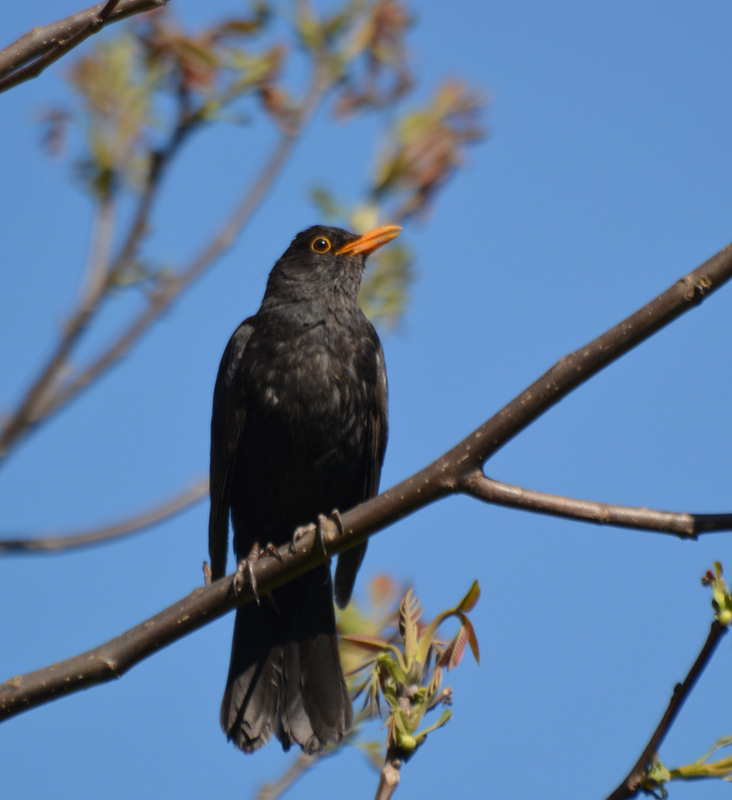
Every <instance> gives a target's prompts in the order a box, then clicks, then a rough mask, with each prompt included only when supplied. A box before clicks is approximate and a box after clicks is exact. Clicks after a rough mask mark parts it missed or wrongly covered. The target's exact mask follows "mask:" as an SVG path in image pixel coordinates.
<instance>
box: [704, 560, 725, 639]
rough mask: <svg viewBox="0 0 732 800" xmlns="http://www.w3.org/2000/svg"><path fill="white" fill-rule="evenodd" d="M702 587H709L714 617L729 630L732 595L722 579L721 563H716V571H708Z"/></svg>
mask: <svg viewBox="0 0 732 800" xmlns="http://www.w3.org/2000/svg"><path fill="white" fill-rule="evenodd" d="M702 585H704V586H709V587H710V589H711V590H712V608H713V609H714V616H715V617H716V618H717V620H718V621H719V623H720V624H721V625H724V626H725V628H729V626H730V624H732V594H731V593H730V590H729V587H728V586H727V583H726V581H725V580H724V578H723V577H722V564H721V562H719V561H715V562H714V569H713V570H711V569H710V570H707V572H706V574H705V575H704V577H703V578H702Z"/></svg>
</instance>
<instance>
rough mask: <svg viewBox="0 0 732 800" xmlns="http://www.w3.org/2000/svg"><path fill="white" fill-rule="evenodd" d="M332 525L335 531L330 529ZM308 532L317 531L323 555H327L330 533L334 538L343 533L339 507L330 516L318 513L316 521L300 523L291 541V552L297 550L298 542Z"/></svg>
mask: <svg viewBox="0 0 732 800" xmlns="http://www.w3.org/2000/svg"><path fill="white" fill-rule="evenodd" d="M331 525H332V526H333V528H335V533H333V532H332V530H329V528H330V526H331ZM308 533H315V538H316V541H317V542H318V544H320V549H321V550H322V551H323V555H324V556H327V555H328V552H327V550H326V547H325V545H326V542H327V540H328V534H329V533H330V534H332V538H333V539H335V538H336V536H342V535H343V522H342V521H341V515H340V512H339V511H338V509H337V508H334V509H333V510H332V511H331V512H330V514H328V516H326V515H325V514H318V516H317V518H316V521H315V522H310V523H309V524H308V525H300V527H299V528H296V529H295V533H294V534H293V535H292V541H291V542H290V552H291V553H294V552H295V546H296V545H297V543H298V542H299V541H300V539H302V538H303V537H304V536H306V535H307V534H308Z"/></svg>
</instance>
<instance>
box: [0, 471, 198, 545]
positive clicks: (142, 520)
mask: <svg viewBox="0 0 732 800" xmlns="http://www.w3.org/2000/svg"><path fill="white" fill-rule="evenodd" d="M207 495H208V480H202V481H199V482H198V483H196V484H195V485H194V486H191V487H190V488H189V489H186V490H185V491H183V492H181V493H179V494H177V495H176V496H175V497H171V498H170V500H166V501H165V502H163V503H160V504H158V505H156V506H155V507H154V508H151V509H149V510H148V511H144V512H142V513H140V514H135V515H134V516H133V517H129V518H128V519H125V520H122V521H120V522H116V523H114V524H113V525H106V526H104V527H102V528H93V529H91V530H88V531H83V532H82V533H74V534H67V535H65V536H43V537H34V538H29V537H27V536H26V537H20V538H14V539H8V538H5V539H0V555H31V554H39V553H42V554H46V553H60V552H62V551H66V550H72V549H76V548H80V547H89V546H90V545H94V544H102V543H106V542H110V541H112V540H113V539H121V538H123V537H125V536H129V535H130V534H132V533H138V532H139V531H141V530H143V529H144V528H149V527H151V526H153V525H156V524H157V523H159V522H162V521H163V520H165V519H168V518H170V517H173V516H175V515H176V514H180V513H181V511H185V510H186V509H187V508H190V507H191V506H192V505H194V504H195V503H198V502H199V501H200V500H202V499H203V498H204V497H206V496H207Z"/></svg>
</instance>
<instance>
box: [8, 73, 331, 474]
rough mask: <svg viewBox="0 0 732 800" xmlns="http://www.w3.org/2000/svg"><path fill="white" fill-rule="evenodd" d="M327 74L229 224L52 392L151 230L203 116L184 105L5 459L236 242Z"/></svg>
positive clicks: (318, 78)
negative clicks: (163, 185) (158, 203)
mask: <svg viewBox="0 0 732 800" xmlns="http://www.w3.org/2000/svg"><path fill="white" fill-rule="evenodd" d="M324 76H325V67H324V65H323V64H321V63H318V64H317V65H316V68H315V73H314V77H313V80H312V83H311V86H310V89H309V90H308V93H307V95H306V98H305V100H304V102H303V105H302V107H301V110H300V114H299V117H298V119H297V121H296V122H295V123H294V124H293V125H292V127H291V128H289V129H288V130H286V131H284V132H283V133H282V134H281V137H280V139H279V141H278V143H277V145H276V146H275V148H274V150H273V151H272V153H271V155H270V157H269V158H268V159H267V161H266V162H265V163H264V165H263V167H262V169H261V170H260V172H259V174H258V175H257V177H256V178H255V180H254V182H253V183H252V185H251V186H250V187H249V188H248V189H247V191H246V192H245V193H244V195H243V197H242V198H241V200H240V201H239V204H238V205H237V206H236V208H235V209H234V211H233V213H232V214H231V216H230V217H229V220H228V221H227V222H226V224H225V225H224V226H223V228H222V229H221V230H220V231H219V232H218V233H217V234H216V235H215V236H214V238H213V239H212V240H211V241H210V242H209V243H208V244H207V245H206V246H205V247H204V248H203V249H202V250H201V252H200V253H199V254H198V255H197V256H196V257H195V258H194V259H193V260H192V261H191V263H190V264H189V265H188V266H187V267H186V268H185V269H184V270H182V271H181V272H180V273H179V274H177V275H175V276H173V277H171V278H168V279H167V280H166V281H165V282H164V283H161V284H160V286H158V287H157V289H156V290H155V291H153V292H151V293H150V295H149V301H148V303H147V306H146V307H145V308H144V309H143V310H142V311H141V312H140V313H139V314H138V316H137V317H136V318H134V319H133V320H132V321H131V322H130V323H129V324H128V325H127V327H126V328H125V329H124V330H123V331H122V332H121V333H120V334H119V335H118V336H117V338H116V339H115V340H114V341H113V342H112V343H111V344H110V345H109V346H108V347H107V348H106V349H105V350H104V351H103V352H102V353H101V354H100V355H98V356H97V358H96V359H95V360H94V361H93V362H92V363H91V364H90V365H88V366H87V367H86V368H85V369H82V370H81V371H80V372H77V374H76V375H74V376H73V377H71V378H70V379H69V380H68V381H67V382H66V383H64V384H63V385H62V386H59V387H56V388H55V390H54V391H50V392H49V391H48V387H49V386H50V385H51V383H52V381H53V380H54V379H55V377H56V376H57V375H58V374H59V370H60V369H61V368H62V367H63V366H64V365H65V364H66V362H67V358H68V355H69V353H70V352H71V349H72V348H73V346H74V345H75V344H76V342H77V340H78V338H79V336H80V335H81V333H82V332H83V331H84V330H85V329H86V328H87V327H88V325H89V323H90V321H91V319H92V317H93V315H94V314H95V313H96V311H97V310H98V308H99V302H100V301H101V299H102V297H103V295H104V294H105V293H106V291H107V290H108V289H109V287H110V285H111V284H112V283H113V281H114V279H115V277H116V275H117V273H118V271H119V270H120V269H121V268H123V267H124V266H125V264H126V263H127V262H128V261H129V260H131V259H132V257H133V256H134V254H135V251H136V249H137V247H138V245H139V243H140V240H141V238H142V236H143V235H144V233H145V231H146V230H147V218H148V214H149V211H150V208H151V206H152V203H153V201H154V198H155V196H156V193H157V189H158V188H159V185H160V180H161V176H162V174H163V171H164V169H165V167H166V166H167V164H168V162H169V161H170V159H171V158H172V156H173V155H174V153H175V152H176V151H177V149H178V147H179V146H180V144H181V143H182V141H183V140H184V138H185V136H186V135H187V133H188V132H189V131H190V130H191V128H192V127H193V125H194V124H195V123H196V121H197V120H196V118H195V117H187V116H185V114H184V112H183V110H182V111H181V117H180V120H179V123H178V126H177V128H176V130H175V132H174V133H173V136H172V137H171V139H170V141H169V143H168V145H167V147H166V148H165V149H164V150H162V151H160V152H159V153H156V154H154V156H153V159H152V161H151V165H150V170H149V174H148V180H147V183H146V187H145V190H144V192H143V194H142V196H141V198H140V202H139V203H138V208H137V212H136V214H135V218H134V220H133V223H132V226H131V229H130V232H129V234H128V236H127V238H126V240H125V242H124V244H123V245H122V247H121V249H120V252H119V254H118V256H117V257H116V258H115V260H114V262H113V263H112V264H111V265H110V267H109V269H108V270H107V273H106V279H105V280H104V281H103V282H102V283H101V284H100V290H99V293H98V294H97V295H95V296H93V297H91V298H89V299H90V300H92V301H93V302H86V303H82V304H81V305H80V306H79V308H78V309H77V310H76V311H75V312H74V314H73V315H72V316H71V318H70V320H69V322H68V323H67V325H66V326H65V332H64V335H63V337H62V339H61V341H60V342H59V344H58V345H57V347H56V350H55V351H54V353H53V354H52V356H51V358H50V359H49V360H48V362H47V363H46V365H45V366H44V367H43V369H42V370H41V372H40V374H39V376H38V377H37V378H36V380H35V381H34V383H33V385H32V386H31V387H30V389H29V390H28V391H27V392H26V395H25V397H24V398H23V400H22V401H21V402H20V404H19V406H18V408H17V409H16V411H15V412H13V414H11V415H10V416H9V418H8V420H7V422H6V423H5V424H4V426H3V427H2V429H0V462H2V460H3V459H4V458H5V457H6V456H7V455H8V453H9V452H10V450H11V448H12V447H13V446H14V445H16V444H17V443H18V442H19V441H20V439H21V438H22V437H23V436H24V435H26V434H27V433H29V432H30V430H31V429H32V428H34V427H35V426H36V425H38V424H39V423H40V422H41V421H43V420H47V419H48V418H49V417H50V416H51V415H52V414H54V413H55V412H56V411H58V410H59V409H61V408H62V407H63V406H65V405H66V404H67V403H69V402H70V401H71V400H73V399H74V398H75V397H76V396H77V395H78V394H79V393H80V392H81V391H82V390H83V389H85V388H87V387H88V386H89V385H91V384H92V383H93V382H94V381H95V380H96V379H97V378H98V377H99V376H100V375H102V374H103V373H104V372H106V371H107V370H108V369H109V368H110V367H112V366H113V365H114V364H116V363H117V362H118V361H119V360H120V359H122V358H123V357H124V356H125V355H126V354H127V352H128V351H129V349H130V348H131V347H132V346H133V345H134V344H135V343H136V342H137V340H138V339H139V338H140V337H141V336H142V334H143V333H145V331H146V330H147V329H148V328H149V327H150V326H151V325H152V324H153V323H154V322H155V321H156V320H157V319H158V317H160V316H161V314H163V313H164V312H165V311H167V310H168V309H169V308H170V306H171V305H172V304H173V303H174V302H175V301H176V300H177V299H178V298H179V297H180V295H181V294H182V293H183V292H184V291H185V290H186V289H188V288H189V287H190V286H191V285H192V284H193V282H194V281H195V280H196V279H198V278H199V277H200V276H201V275H202V274H203V273H204V272H205V271H206V270H207V269H208V268H209V267H211V266H212V265H213V264H214V262H215V261H216V260H217V259H218V258H219V257H220V256H221V255H222V254H223V253H225V252H226V251H227V250H228V249H229V248H230V247H231V246H232V245H233V243H234V241H235V240H236V237H237V236H238V235H239V233H240V232H241V230H242V228H243V227H244V225H245V224H246V223H247V221H248V220H249V218H250V217H251V215H252V213H253V212H254V210H255V209H256V208H257V206H258V204H259V203H260V202H261V201H262V199H263V198H264V196H265V195H266V193H267V192H268V191H269V189H270V188H271V186H272V184H273V183H274V181H275V178H276V177H277V175H278V174H279V172H280V171H281V169H282V167H283V166H284V164H285V162H286V161H287V158H288V157H289V155H290V153H291V152H292V149H293V147H294V145H295V143H296V142H297V140H298V139H299V137H300V135H301V133H302V130H303V128H304V126H305V124H306V123H307V121H308V120H309V119H310V117H311V115H312V113H313V111H314V109H315V106H316V105H317V102H318V100H319V99H320V97H321V96H322V94H323V91H324V90H325V77H324Z"/></svg>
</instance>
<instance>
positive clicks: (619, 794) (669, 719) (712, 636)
mask: <svg viewBox="0 0 732 800" xmlns="http://www.w3.org/2000/svg"><path fill="white" fill-rule="evenodd" d="M726 632H727V628H726V627H725V626H724V625H722V624H721V623H720V622H719V621H718V620H716V619H715V620H714V622H712V627H711V629H710V630H709V636H707V640H706V642H704V646H703V647H702V649H701V652H700V653H699V655H698V656H697V659H696V661H695V662H694V664H693V666H692V667H691V669H690V670H689V674H688V675H687V676H686V678H685V679H684V682H683V683H677V684H676V686H675V687H674V693H673V696H672V697H671V702H670V703H669V704H668V708H667V709H666V713H665V714H664V715H663V719H661V722H660V723H659V724H658V727H657V728H656V730H655V731H654V732H653V736H651V738H650V739H649V741H648V744H647V745H646V747H645V749H644V750H643V752H642V753H641V756H640V758H639V759H638V761H637V762H636V763H635V765H634V767H633V769H631V771H630V772H629V773H628V776H627V777H626V778H625V779H624V780H623V782H622V783H621V784H620V786H618V788H617V789H616V790H615V791H614V792H613V793H612V794H610V795H608V797H607V800H626V798H629V797H635V796H636V795H637V794H638V793H639V792H640V791H641V780H642V778H643V776H644V775H645V774H646V770H647V769H648V766H649V765H650V762H651V759H652V758H653V756H654V755H655V754H656V753H657V752H658V748H659V747H660V746H661V742H662V741H663V740H664V738H665V736H666V734H667V733H668V732H669V729H670V728H671V725H672V724H673V722H674V720H675V719H676V715H677V714H678V713H679V711H680V710H681V706H682V705H683V704H684V701H685V700H686V698H687V697H688V696H689V694H690V693H691V690H692V689H693V688H694V684H695V683H696V682H697V680H698V678H699V676H700V675H701V674H702V672H703V671H704V668H705V667H706V666H707V664H708V663H709V661H710V659H711V657H712V655H713V654H714V651H715V650H716V649H717V645H718V644H719V643H720V642H721V641H722V638H723V637H724V634H725V633H726Z"/></svg>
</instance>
